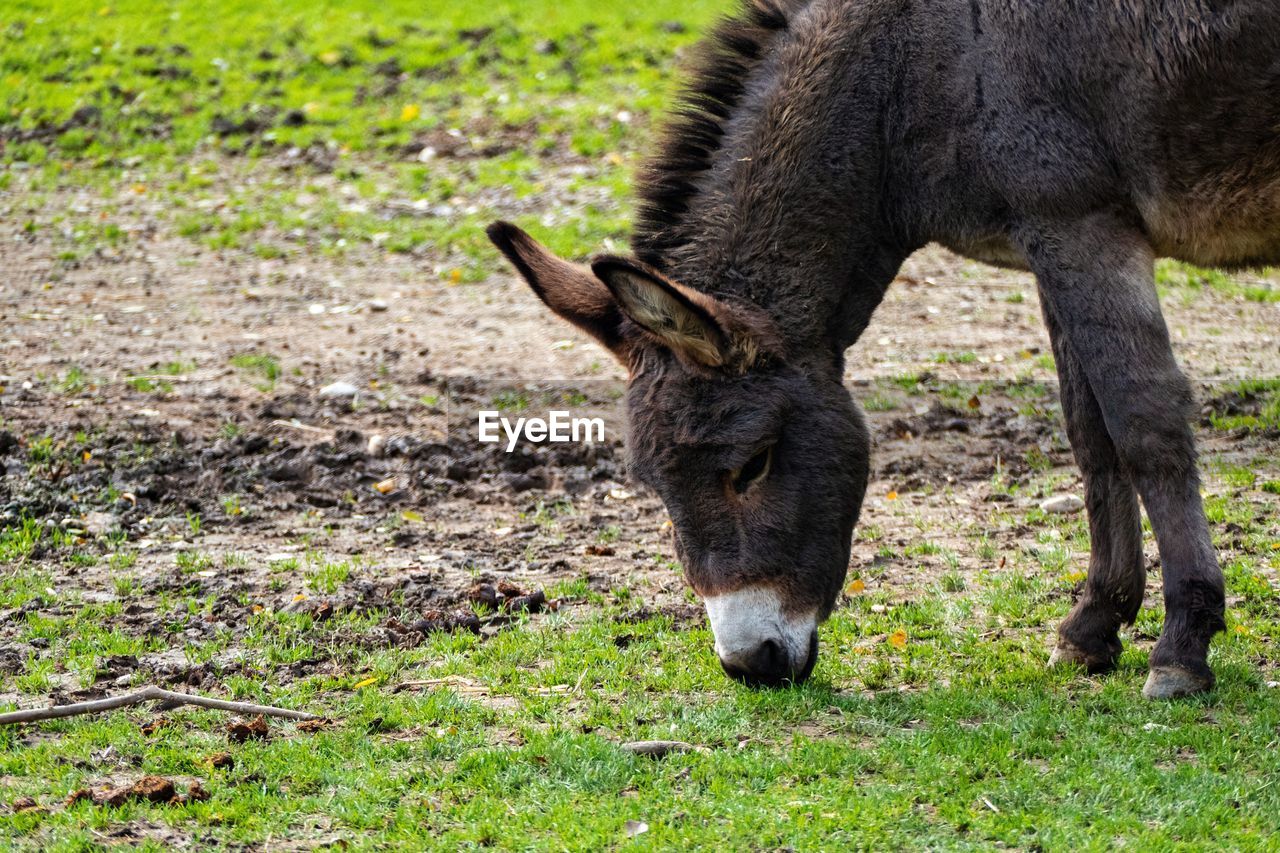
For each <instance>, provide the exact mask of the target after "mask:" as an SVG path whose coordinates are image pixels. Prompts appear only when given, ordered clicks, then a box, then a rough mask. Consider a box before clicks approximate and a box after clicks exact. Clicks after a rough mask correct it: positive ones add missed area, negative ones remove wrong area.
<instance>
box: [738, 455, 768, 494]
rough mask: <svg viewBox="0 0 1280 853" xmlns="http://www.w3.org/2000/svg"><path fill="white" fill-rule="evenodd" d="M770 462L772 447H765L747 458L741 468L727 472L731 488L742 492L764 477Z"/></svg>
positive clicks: (739, 492)
mask: <svg viewBox="0 0 1280 853" xmlns="http://www.w3.org/2000/svg"><path fill="white" fill-rule="evenodd" d="M772 462H773V448H772V447H767V448H765V449H764V450H761V451H760V452H759V453H757V454H756V455H755V456H752V457H751V458H750V459H748V460H747V462H746V464H745V465H743V466H742V467H741V468H735V469H734V470H733V471H731V472H729V475H730V477H732V479H733V490H734V491H735V492H737V493H738V494H742V493H743V492H745V491H746V490H747V489H748V488H750V487H751V484H752V483H754V482H756V481H757V480H761V479H764V476H765V474H768V473H769V465H770V463H772Z"/></svg>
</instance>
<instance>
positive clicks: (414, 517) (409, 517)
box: [400, 509, 423, 522]
mask: <svg viewBox="0 0 1280 853" xmlns="http://www.w3.org/2000/svg"><path fill="white" fill-rule="evenodd" d="M400 517H401V518H403V519H404V520H405V521H413V522H421V521H422V520H423V518H422V513H420V512H414V511H413V510H411V509H406V510H405V511H404V512H402V513H400Z"/></svg>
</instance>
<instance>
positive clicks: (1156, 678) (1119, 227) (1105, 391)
mask: <svg viewBox="0 0 1280 853" xmlns="http://www.w3.org/2000/svg"><path fill="white" fill-rule="evenodd" d="M1019 237H1020V242H1021V243H1022V247H1023V250H1024V251H1025V253H1026V257H1027V260H1028V262H1029V263H1030V265H1031V268H1032V269H1033V270H1035V272H1036V275H1037V277H1038V279H1039V282H1040V293H1041V298H1042V300H1043V302H1044V307H1045V312H1046V314H1047V315H1049V316H1051V317H1052V318H1053V321H1054V322H1055V323H1056V324H1057V325H1058V326H1059V329H1058V335H1059V336H1061V337H1065V338H1066V340H1067V341H1069V343H1070V347H1071V351H1072V352H1073V353H1074V354H1075V356H1076V360H1077V362H1078V364H1079V365H1080V366H1081V367H1082V368H1083V371H1084V375H1085V377H1086V379H1087V382H1088V385H1089V388H1090V389H1091V390H1092V392H1093V396H1094V398H1095V399H1096V401H1097V403H1098V407H1099V410H1100V412H1101V416H1102V421H1103V423H1104V424H1105V427H1106V431H1107V434H1108V435H1109V437H1110V439H1111V443H1112V445H1113V446H1114V448H1115V451H1116V455H1117V457H1118V459H1119V462H1120V465H1121V466H1122V467H1123V470H1124V471H1126V472H1127V473H1128V476H1129V477H1130V479H1131V480H1132V482H1133V483H1134V485H1135V486H1136V487H1137V489H1138V493H1139V494H1140V495H1141V496H1142V501H1143V504H1144V505H1145V506H1146V508H1147V515H1148V516H1149V517H1150V518H1151V526H1152V529H1153V530H1154V531H1155V536H1156V544H1157V546H1158V547H1159V549H1160V561H1161V566H1162V573H1163V576H1164V577H1163V579H1164V600H1165V624H1164V630H1163V631H1162V632H1161V635H1160V639H1159V641H1158V642H1157V643H1156V647H1155V649H1154V650H1153V651H1152V653H1151V659H1150V666H1151V674H1150V676H1149V677H1148V678H1147V684H1146V687H1145V688H1143V692H1144V693H1145V694H1146V695H1147V696H1149V697H1152V698H1168V697H1174V696H1184V695H1187V694H1190V693H1196V692H1199V691H1201V690H1207V689H1208V688H1210V687H1212V686H1213V683H1214V677H1213V672H1212V670H1210V669H1209V665H1208V663H1207V660H1206V658H1207V655H1208V651H1209V641H1210V639H1211V638H1212V637H1213V635H1214V634H1216V633H1217V632H1218V631H1221V630H1223V628H1224V627H1225V621H1224V610H1225V607H1224V600H1225V599H1224V594H1223V580H1222V572H1221V570H1220V569H1219V568H1218V562H1217V558H1216V556H1215V555H1214V552H1213V544H1212V541H1211V540H1210V538H1209V526H1208V523H1207V521H1206V520H1205V516H1204V508H1203V506H1202V505H1201V502H1200V484H1199V477H1198V475H1197V472H1196V452H1195V440H1194V438H1193V437H1192V433H1191V428H1190V425H1189V423H1188V420H1189V416H1190V413H1191V404H1192V396H1191V387H1190V384H1189V383H1188V382H1187V379H1186V377H1185V376H1183V375H1182V372H1181V371H1179V370H1178V366H1177V363H1176V362H1175V361H1174V358H1173V351H1172V349H1171V348H1170V346H1169V332H1168V329H1167V328H1166V327H1165V323H1164V317H1163V315H1162V314H1161V313H1160V303H1159V301H1158V300H1157V298H1156V291H1155V283H1154V281H1153V264H1154V258H1153V255H1152V251H1151V248H1150V246H1149V245H1148V244H1147V242H1146V240H1145V238H1144V237H1143V236H1142V234H1141V232H1140V231H1138V230H1137V229H1136V228H1132V227H1129V226H1128V225H1126V224H1125V223H1124V222H1122V221H1121V220H1119V219H1117V218H1116V217H1112V216H1109V215H1107V216H1104V215H1096V216H1093V217H1090V218H1088V219H1084V220H1080V221H1075V222H1071V223H1052V224H1039V225H1037V226H1036V227H1034V228H1029V229H1027V230H1026V231H1025V232H1024V233H1022V234H1021V235H1019ZM1086 476H1087V475H1086Z"/></svg>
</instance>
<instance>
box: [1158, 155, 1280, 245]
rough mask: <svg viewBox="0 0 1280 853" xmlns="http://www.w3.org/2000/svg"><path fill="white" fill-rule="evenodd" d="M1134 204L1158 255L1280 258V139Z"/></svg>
mask: <svg viewBox="0 0 1280 853" xmlns="http://www.w3.org/2000/svg"><path fill="white" fill-rule="evenodd" d="M1137 205H1138V209H1139V211H1140V213H1141V215H1142V218H1143V222H1144V224H1145V225H1146V229H1147V234H1148V237H1149V239H1150V240H1151V244H1152V247H1153V248H1154V249H1155V251H1156V254H1158V255H1161V256H1163V257H1169V258H1177V259H1178V260H1181V261H1187V262H1189V263H1193V264H1198V265H1200V266H1214V267H1247V266H1263V265H1268V264H1277V263H1280V144H1277V145H1276V146H1274V147H1273V148H1272V149H1271V150H1270V151H1263V152H1260V156H1259V157H1257V158H1256V159H1255V160H1253V161H1252V162H1249V163H1241V164H1238V165H1237V166H1235V167H1234V168H1231V169H1226V170H1223V171H1222V172H1221V173H1219V174H1216V175H1212V176H1206V177H1201V178H1200V179H1199V180H1197V181H1196V182H1195V183H1194V184H1193V185H1192V186H1191V188H1190V189H1187V190H1185V191H1182V192H1177V193H1168V194H1160V195H1158V196H1155V197H1151V198H1146V199H1138V200H1137Z"/></svg>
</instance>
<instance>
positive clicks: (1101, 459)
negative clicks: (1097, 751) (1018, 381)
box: [1044, 302, 1147, 672]
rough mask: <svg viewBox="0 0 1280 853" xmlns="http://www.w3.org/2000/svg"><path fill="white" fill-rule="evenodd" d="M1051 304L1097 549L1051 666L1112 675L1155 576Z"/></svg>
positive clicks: (1049, 321)
mask: <svg viewBox="0 0 1280 853" xmlns="http://www.w3.org/2000/svg"><path fill="white" fill-rule="evenodd" d="M1045 305H1046V308H1045V312H1044V313H1045V324H1046V325H1047V326H1048V327H1049V336H1050V339H1051V340H1052V342H1053V355H1054V360H1055V361H1056V362H1057V365H1058V378H1059V381H1060V385H1061V391H1060V398H1061V400H1062V412H1063V415H1064V417H1065V418H1066V422H1067V436H1068V437H1069V438H1070V439H1071V449H1072V451H1073V452H1074V453H1075V457H1076V464H1077V465H1079V466H1080V473H1081V474H1082V475H1083V476H1084V495H1085V507H1086V509H1087V511H1088V513H1089V543H1090V553H1089V574H1088V576H1087V578H1086V579H1085V585H1084V593H1083V594H1082V595H1081V596H1080V600H1079V601H1078V602H1076V606H1075V607H1074V608H1073V609H1072V611H1071V614H1070V615H1069V616H1067V618H1066V620H1065V621H1064V622H1063V623H1062V624H1061V625H1060V626H1059V627H1058V645H1057V648H1055V649H1054V651H1053V657H1052V658H1051V659H1050V661H1049V662H1050V664H1057V663H1076V664H1080V665H1082V666H1084V667H1085V669H1087V670H1088V671H1089V672H1105V671H1107V670H1109V669H1111V668H1112V667H1113V666H1115V662H1116V659H1117V658H1118V657H1119V656H1120V650H1121V646H1120V626H1121V625H1129V624H1132V623H1133V621H1134V619H1136V618H1137V616H1138V609H1139V608H1140V607H1141V606H1142V596H1143V591H1144V588H1145V586H1146V576H1147V572H1146V566H1145V565H1144V564H1143V558H1142V519H1141V517H1140V515H1139V511H1138V495H1137V492H1135V491H1134V487H1133V481H1132V480H1130V478H1129V474H1128V472H1127V471H1126V470H1125V469H1124V466H1123V465H1122V464H1121V462H1120V458H1119V456H1118V455H1117V453H1116V448H1115V444H1114V443H1112V441H1111V436H1110V435H1109V434H1108V433H1107V425H1106V422H1105V421H1104V419H1103V416H1102V409H1101V408H1100V407H1099V406H1098V401H1097V398H1095V397H1094V395H1093V390H1092V389H1091V388H1090V387H1089V378H1088V376H1087V375H1086V373H1085V370H1084V365H1083V364H1082V363H1081V361H1080V358H1079V356H1078V355H1077V354H1076V351H1075V349H1074V348H1073V347H1072V345H1071V341H1070V339H1069V336H1068V335H1067V334H1066V333H1065V332H1064V330H1063V326H1062V325H1061V324H1060V323H1058V322H1057V320H1056V318H1055V317H1054V315H1053V313H1052V312H1051V311H1050V310H1049V308H1048V307H1047V306H1048V302H1046V303H1045Z"/></svg>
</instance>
